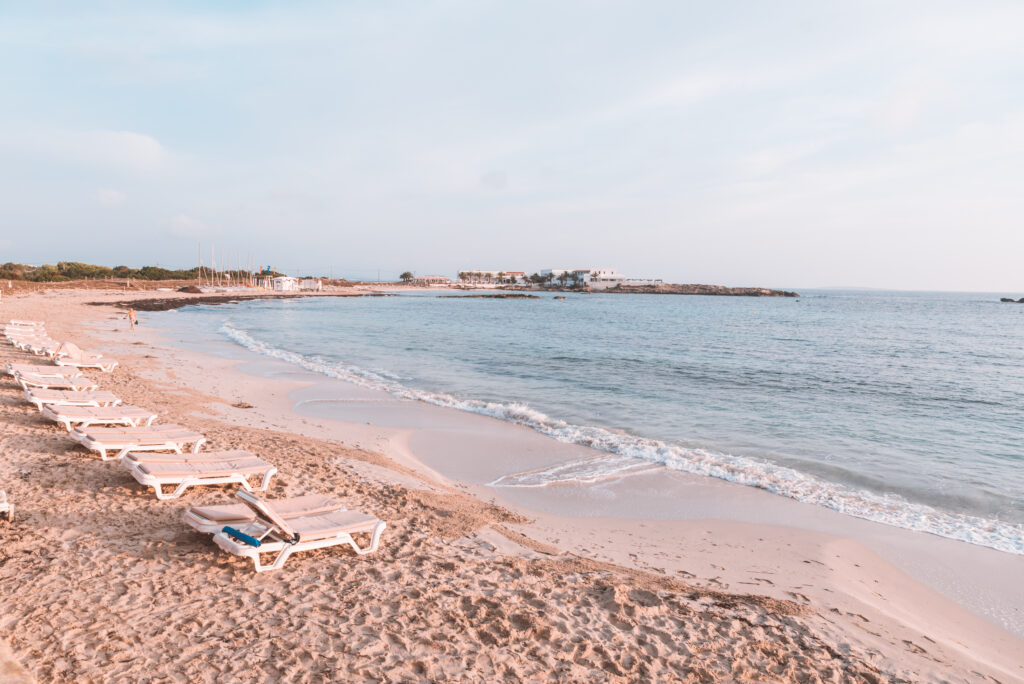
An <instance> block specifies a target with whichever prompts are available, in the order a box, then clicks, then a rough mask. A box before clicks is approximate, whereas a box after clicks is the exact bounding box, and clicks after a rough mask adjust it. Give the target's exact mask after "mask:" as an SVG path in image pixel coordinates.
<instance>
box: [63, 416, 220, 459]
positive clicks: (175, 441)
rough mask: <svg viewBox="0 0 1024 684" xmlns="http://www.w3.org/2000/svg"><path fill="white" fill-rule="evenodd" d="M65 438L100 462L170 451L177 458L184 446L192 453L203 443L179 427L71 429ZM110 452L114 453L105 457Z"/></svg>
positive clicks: (203, 438)
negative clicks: (68, 436) (126, 455)
mask: <svg viewBox="0 0 1024 684" xmlns="http://www.w3.org/2000/svg"><path fill="white" fill-rule="evenodd" d="M68 435H70V436H71V439H73V440H75V441H76V442H78V443H79V444H81V445H82V446H84V447H85V448H86V449H89V450H90V451H95V452H96V453H98V454H99V455H100V458H102V459H103V460H104V461H110V460H113V459H115V458H121V457H122V456H124V455H125V454H127V453H128V452H129V451H173V452H174V453H176V454H180V453H181V452H182V451H183V450H184V447H185V445H186V444H191V445H192V452H193V453H195V452H197V451H199V447H200V446H202V444H203V442H205V441H206V437H204V436H203V435H201V434H199V433H198V432H193V431H192V430H189V429H187V428H183V427H182V426H180V425H150V426H148V427H135V428H132V427H111V428H98V427H90V428H86V429H84V430H82V429H79V428H75V429H73V430H71V432H69V433H68ZM112 451H113V452H116V453H115V454H114V455H113V456H110V455H108V454H109V452H112Z"/></svg>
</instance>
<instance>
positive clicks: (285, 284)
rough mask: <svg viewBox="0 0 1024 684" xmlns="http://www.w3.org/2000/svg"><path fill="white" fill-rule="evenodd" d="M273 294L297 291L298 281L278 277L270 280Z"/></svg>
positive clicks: (287, 277) (289, 277) (296, 279)
mask: <svg viewBox="0 0 1024 684" xmlns="http://www.w3.org/2000/svg"><path fill="white" fill-rule="evenodd" d="M271 284H272V286H273V289H274V292H294V291H296V290H298V289H299V279H298V278H292V277H291V276H278V277H276V278H273V279H272V283H271Z"/></svg>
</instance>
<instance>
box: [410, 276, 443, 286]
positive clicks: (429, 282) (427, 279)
mask: <svg viewBox="0 0 1024 684" xmlns="http://www.w3.org/2000/svg"><path fill="white" fill-rule="evenodd" d="M412 283H413V285H423V286H426V287H444V286H446V285H451V284H452V279H451V278H446V277H444V276H439V275H430V276H420V277H419V278H414V279H413V281H412Z"/></svg>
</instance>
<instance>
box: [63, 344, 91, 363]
mask: <svg viewBox="0 0 1024 684" xmlns="http://www.w3.org/2000/svg"><path fill="white" fill-rule="evenodd" d="M57 353H58V354H63V355H64V356H66V357H68V358H69V359H71V360H72V361H74V360H75V359H80V358H82V357H83V356H85V354H84V353H83V352H82V350H81V349H80V348H79V347H78V345H77V344H75V343H74V342H65V343H64V344H62V345H60V348H59V349H57Z"/></svg>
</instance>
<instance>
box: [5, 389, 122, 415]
mask: <svg viewBox="0 0 1024 684" xmlns="http://www.w3.org/2000/svg"><path fill="white" fill-rule="evenodd" d="M25 399H27V400H28V401H29V402H30V403H33V404H35V405H36V408H38V409H39V410H40V411H42V410H43V406H44V405H46V404H51V405H53V406H116V405H118V404H120V403H121V398H120V397H118V396H117V395H116V394H114V393H113V392H106V391H102V390H101V391H99V392H68V391H66V390H48V389H27V390H25Z"/></svg>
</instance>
